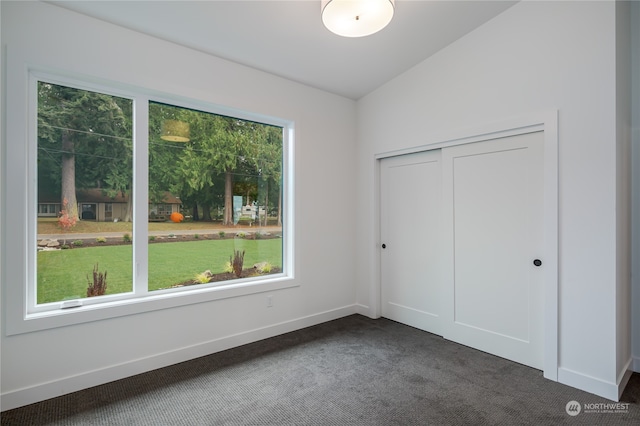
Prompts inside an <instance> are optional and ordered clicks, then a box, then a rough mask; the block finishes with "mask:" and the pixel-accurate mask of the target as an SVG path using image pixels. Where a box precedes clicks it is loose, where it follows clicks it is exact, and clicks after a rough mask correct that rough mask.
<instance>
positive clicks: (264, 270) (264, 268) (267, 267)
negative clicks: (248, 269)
mask: <svg viewBox="0 0 640 426" xmlns="http://www.w3.org/2000/svg"><path fill="white" fill-rule="evenodd" d="M271 268H273V266H271V264H270V263H269V262H265V264H264V265H263V266H262V269H261V270H260V273H261V274H268V273H270V272H271Z"/></svg>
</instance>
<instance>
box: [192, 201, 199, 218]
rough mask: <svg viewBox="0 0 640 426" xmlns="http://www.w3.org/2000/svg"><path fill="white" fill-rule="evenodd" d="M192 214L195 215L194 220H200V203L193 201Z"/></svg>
mask: <svg viewBox="0 0 640 426" xmlns="http://www.w3.org/2000/svg"><path fill="white" fill-rule="evenodd" d="M191 216H193V220H194V221H196V222H197V221H199V220H200V216H198V203H193V210H192V213H191Z"/></svg>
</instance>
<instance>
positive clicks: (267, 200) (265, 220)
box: [258, 179, 269, 226]
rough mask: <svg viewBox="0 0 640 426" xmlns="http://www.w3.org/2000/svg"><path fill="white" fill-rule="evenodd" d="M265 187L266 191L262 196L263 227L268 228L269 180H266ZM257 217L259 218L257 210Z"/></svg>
mask: <svg viewBox="0 0 640 426" xmlns="http://www.w3.org/2000/svg"><path fill="white" fill-rule="evenodd" d="M265 186H266V187H267V190H266V192H265V195H264V226H269V179H267V180H266V183H265ZM258 217H260V209H259V208H258Z"/></svg>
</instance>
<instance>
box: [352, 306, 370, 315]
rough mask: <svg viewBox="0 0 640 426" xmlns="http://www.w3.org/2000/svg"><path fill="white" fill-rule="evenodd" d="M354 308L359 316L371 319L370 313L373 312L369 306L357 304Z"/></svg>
mask: <svg viewBox="0 0 640 426" xmlns="http://www.w3.org/2000/svg"><path fill="white" fill-rule="evenodd" d="M354 306H355V309H356V313H357V314H360V315H363V316H365V317H369V318H371V312H370V311H371V310H370V309H369V307H368V306H367V305H361V304H360V303H356V304H355V305H354Z"/></svg>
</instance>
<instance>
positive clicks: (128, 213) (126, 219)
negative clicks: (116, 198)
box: [123, 190, 133, 222]
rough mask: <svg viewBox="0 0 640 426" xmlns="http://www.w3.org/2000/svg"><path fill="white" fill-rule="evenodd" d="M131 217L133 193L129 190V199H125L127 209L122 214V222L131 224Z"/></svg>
mask: <svg viewBox="0 0 640 426" xmlns="http://www.w3.org/2000/svg"><path fill="white" fill-rule="evenodd" d="M132 217H133V191H131V190H129V197H128V199H127V208H126V210H125V212H124V220H123V221H124V222H131V219H132Z"/></svg>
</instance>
